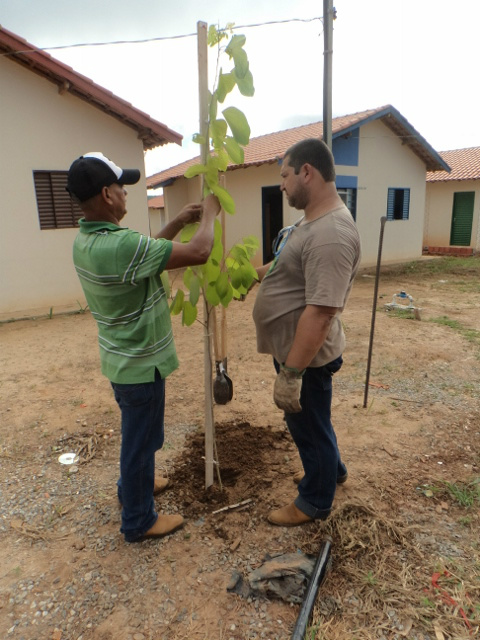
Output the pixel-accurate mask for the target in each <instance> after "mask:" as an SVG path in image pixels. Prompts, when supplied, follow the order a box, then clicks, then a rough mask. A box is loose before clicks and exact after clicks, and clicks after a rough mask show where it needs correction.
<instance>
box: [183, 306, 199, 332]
mask: <svg viewBox="0 0 480 640" xmlns="http://www.w3.org/2000/svg"><path fill="white" fill-rule="evenodd" d="M196 319H197V307H195V306H194V305H193V304H192V303H191V302H189V301H188V300H186V301H185V303H184V305H183V313H182V324H183V325H184V326H187V327H189V326H190V325H192V324H193V323H194V322H195V320H196Z"/></svg>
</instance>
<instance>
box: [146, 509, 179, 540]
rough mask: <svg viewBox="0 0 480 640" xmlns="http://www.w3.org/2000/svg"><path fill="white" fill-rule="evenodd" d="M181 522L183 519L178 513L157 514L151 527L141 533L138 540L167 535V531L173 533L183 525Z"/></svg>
mask: <svg viewBox="0 0 480 640" xmlns="http://www.w3.org/2000/svg"><path fill="white" fill-rule="evenodd" d="M183 523H184V520H183V518H182V516H180V515H174V516H164V515H159V516H158V518H157V521H156V522H155V524H154V525H153V527H150V529H149V530H148V531H146V532H145V533H144V534H143V536H142V537H141V538H140V540H145V539H147V538H162V537H163V536H167V535H168V534H169V533H173V532H174V531H176V530H177V529H180V527H183Z"/></svg>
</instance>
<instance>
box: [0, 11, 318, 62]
mask: <svg viewBox="0 0 480 640" xmlns="http://www.w3.org/2000/svg"><path fill="white" fill-rule="evenodd" d="M315 20H319V21H320V22H322V23H323V18H290V19H289V20H270V21H268V22H258V23H256V24H246V25H238V26H236V25H233V26H232V27H231V29H232V31H236V30H238V29H250V28H254V27H263V26H268V25H273V24H287V23H291V22H313V21H315ZM196 36H197V33H196V32H195V33H184V34H180V35H176V36H159V37H156V38H145V39H141V40H112V41H109V42H78V43H76V44H64V45H57V46H53V47H34V48H32V49H26V50H24V51H22V50H19V51H9V52H6V53H2V54H0V55H2V56H9V55H14V54H16V53H35V52H37V51H57V50H59V49H75V48H79V47H104V46H111V45H117V44H146V43H148V42H161V41H164V40H179V39H181V38H191V37H196Z"/></svg>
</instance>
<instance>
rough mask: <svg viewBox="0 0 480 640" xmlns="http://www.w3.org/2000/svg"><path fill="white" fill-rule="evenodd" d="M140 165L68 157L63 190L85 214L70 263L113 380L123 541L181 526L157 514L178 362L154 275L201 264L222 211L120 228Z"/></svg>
mask: <svg viewBox="0 0 480 640" xmlns="http://www.w3.org/2000/svg"><path fill="white" fill-rule="evenodd" d="M139 179H140V171H139V170H138V169H121V168H120V167H118V166H117V165H116V164H115V163H114V162H112V161H111V160H109V159H108V158H106V157H105V156H104V155H103V154H102V153H100V152H92V153H87V154H85V155H83V156H81V157H80V158H78V159H77V160H75V161H74V162H73V164H72V165H71V167H70V169H69V172H68V182H67V190H68V191H69V193H70V195H71V197H72V198H73V199H74V200H75V201H76V202H77V203H78V204H79V206H80V207H81V209H82V212H83V214H84V217H83V218H81V219H80V220H79V226H80V231H79V233H78V235H77V237H76V239H75V242H74V246H73V261H74V264H75V269H76V271H77V274H78V277H79V278H80V282H81V285H82V288H83V291H84V294H85V298H86V300H87V303H88V306H89V308H90V311H91V313H92V315H93V317H94V318H95V320H96V322H97V326H98V340H99V346H100V360H101V367H102V373H103V374H104V375H105V376H106V377H107V378H108V379H109V380H110V382H111V385H112V388H113V391H114V394H115V399H116V401H117V403H118V405H119V407H120V410H121V415H122V445H121V452H120V477H119V480H118V482H117V487H118V497H119V500H120V502H121V504H122V526H121V529H120V530H121V532H122V533H123V535H124V536H125V540H126V541H127V542H136V541H139V540H143V539H145V538H158V537H161V536H164V535H167V534H169V533H172V532H173V531H175V530H176V529H178V528H179V527H181V526H182V525H183V518H182V516H180V515H165V514H157V512H156V510H155V504H154V500H153V496H154V494H157V493H160V492H161V491H162V490H163V489H165V488H166V486H167V484H168V480H167V479H166V478H157V479H155V452H156V451H158V450H159V449H160V448H161V447H162V446H163V440H164V424H163V422H164V408H165V378H166V377H167V376H168V375H169V374H170V373H172V371H174V370H175V369H176V368H177V367H178V360H177V354H176V351H175V345H174V341H173V334H172V326H171V322H170V312H169V307H168V302H167V296H166V293H165V289H164V287H163V284H162V281H161V277H160V275H161V273H162V272H163V271H165V270H168V269H176V268H179V267H186V266H193V265H197V264H203V263H205V262H206V261H207V259H208V256H209V255H210V252H211V249H212V246H213V225H214V220H215V217H216V215H217V214H218V212H219V210H220V205H219V202H218V200H217V198H216V197H215V196H213V195H209V196H207V197H206V198H205V200H204V201H203V202H202V203H201V204H189V205H187V206H185V207H184V208H183V209H182V210H181V211H180V213H179V214H178V215H177V217H176V218H174V219H173V220H172V221H171V222H169V223H168V224H167V225H166V226H165V227H164V229H162V231H161V232H160V233H159V234H158V235H157V236H155V238H150V237H148V236H145V235H142V234H140V233H137V232H136V231H132V230H131V229H128V228H126V227H123V226H121V225H120V222H121V220H122V219H123V217H124V216H125V214H126V212H127V211H126V196H127V191H126V189H125V185H133V184H136V183H137V182H138V181H139ZM191 222H200V224H199V226H198V229H197V232H196V234H195V235H194V236H193V238H192V239H191V241H190V242H188V243H180V242H173V241H172V240H173V238H174V237H175V236H176V234H177V233H178V232H179V231H180V230H181V229H182V228H183V227H184V226H185V225H186V224H188V223H191Z"/></svg>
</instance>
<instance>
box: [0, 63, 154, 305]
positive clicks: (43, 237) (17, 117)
mask: <svg viewBox="0 0 480 640" xmlns="http://www.w3.org/2000/svg"><path fill="white" fill-rule="evenodd" d="M0 79H1V83H2V91H1V95H0V112H1V114H2V117H1V119H0V139H1V140H2V152H1V154H0V205H1V208H0V211H1V220H2V234H1V235H0V274H1V278H0V292H1V295H0V316H3V317H5V315H7V316H10V315H11V316H12V317H13V316H18V315H21V314H22V313H23V312H28V313H33V312H36V313H45V312H48V311H49V309H50V308H51V307H53V308H54V310H55V309H58V308H62V309H63V308H65V307H67V308H68V307H72V308H75V307H76V308H78V304H77V300H78V301H79V302H80V304H82V305H84V304H85V301H84V298H83V293H82V290H81V287H80V284H79V281H78V278H77V275H76V273H75V270H74V267H73V263H72V243H73V240H74V237H75V235H76V233H77V229H73V228H72V229H57V230H43V231H41V230H40V225H39V219H38V212H37V204H36V197H35V188H34V182H33V171H34V170H51V171H62V170H68V167H69V166H70V164H71V163H72V161H73V160H74V159H75V158H77V157H78V156H80V155H82V154H83V153H86V152H88V151H102V152H103V153H104V154H105V155H106V156H108V157H110V158H111V159H112V160H114V162H116V163H117V164H119V165H120V166H123V167H125V168H138V169H140V171H141V173H142V176H141V179H140V182H139V183H138V184H137V185H135V186H132V187H129V189H128V191H129V195H128V203H127V204H128V215H127V217H126V224H127V225H128V226H130V227H131V228H134V229H137V230H138V231H141V232H143V233H148V212H147V197H146V189H145V169H144V155H143V144H142V141H141V140H139V139H138V134H137V132H136V131H134V130H133V129H131V128H130V127H127V126H126V125H123V124H122V123H121V122H119V121H118V120H116V119H114V118H113V117H110V116H107V115H106V114H105V113H103V112H101V111H100V110H99V109H96V108H94V107H93V106H91V105H90V104H89V103H87V102H85V101H83V100H80V99H79V98H75V97H73V96H72V95H70V94H69V93H68V92H66V93H64V94H63V95H62V94H60V93H59V91H58V88H57V86H56V85H55V84H53V83H51V82H49V81H47V80H45V78H43V77H41V76H39V75H36V74H35V73H33V72H32V71H29V70H27V69H24V68H23V67H21V66H20V65H19V64H17V63H15V62H12V61H10V60H8V59H6V58H5V57H3V58H2V57H0Z"/></svg>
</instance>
